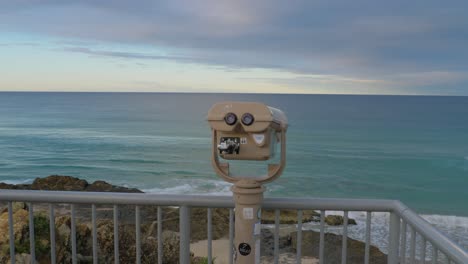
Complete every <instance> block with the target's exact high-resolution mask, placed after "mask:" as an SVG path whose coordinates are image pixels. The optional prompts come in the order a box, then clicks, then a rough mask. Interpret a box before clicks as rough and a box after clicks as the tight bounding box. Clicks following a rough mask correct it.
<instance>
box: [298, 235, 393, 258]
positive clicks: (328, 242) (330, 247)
mask: <svg viewBox="0 0 468 264" xmlns="http://www.w3.org/2000/svg"><path fill="white" fill-rule="evenodd" d="M342 242H343V236H340V235H335V234H331V233H325V247H324V248H325V251H324V254H325V256H324V258H325V263H341V245H342ZM347 244H348V250H347V252H348V254H347V256H348V257H347V263H350V264H353V263H364V252H365V251H364V250H365V246H366V244H365V243H364V242H361V241H358V240H355V239H351V238H348V241H347ZM319 245H320V232H315V231H302V246H301V250H302V255H303V256H312V257H316V258H318V257H319ZM291 248H292V249H293V250H296V249H297V232H293V233H291ZM369 253H370V254H369V255H370V259H369V262H370V263H375V264H386V263H387V255H385V254H384V253H382V252H381V251H380V250H379V249H378V248H377V247H375V246H371V247H370V251H369Z"/></svg>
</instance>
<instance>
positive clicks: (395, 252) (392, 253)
mask: <svg viewBox="0 0 468 264" xmlns="http://www.w3.org/2000/svg"><path fill="white" fill-rule="evenodd" d="M16 201H19V202H27V203H28V205H29V206H28V208H29V230H30V232H29V235H30V255H31V258H32V259H33V260H34V259H35V241H34V237H35V236H34V204H35V203H48V204H49V216H50V248H51V258H50V260H51V263H56V241H55V223H54V219H55V212H54V204H58V203H60V204H70V216H71V247H72V263H77V254H78V252H77V244H76V243H77V241H76V221H75V219H76V215H75V206H76V205H78V204H80V205H86V204H87V205H90V206H91V212H92V213H91V219H92V251H93V253H92V256H93V263H97V261H98V245H97V243H98V241H97V233H96V218H97V217H96V205H103V204H105V205H113V219H114V221H113V224H114V260H115V263H119V241H118V238H119V236H118V232H119V217H118V216H119V206H122V205H132V206H135V236H136V237H135V239H136V263H141V257H142V252H141V230H140V224H141V215H140V214H141V213H140V207H141V206H143V205H155V206H157V236H158V239H157V243H158V244H157V250H158V253H159V252H162V248H163V244H162V243H163V241H162V239H161V234H162V220H163V216H162V214H163V213H162V207H165V206H176V207H179V214H180V217H179V229H180V263H190V208H191V207H204V208H207V209H208V210H207V223H208V226H207V238H208V247H207V255H208V263H211V261H212V240H213V236H212V225H213V223H212V215H213V212H212V208H229V240H230V246H229V249H228V250H229V252H230V254H229V255H230V256H232V255H233V254H232V253H233V247H232V246H233V238H234V212H233V207H234V203H233V201H232V198H231V197H228V196H201V195H200V196H198V195H157V194H141V193H102V192H63V191H27V190H0V202H6V203H7V204H8V224H9V235H10V238H11V237H14V232H13V224H14V223H13V209H12V208H13V207H12V202H16ZM262 207H263V208H264V209H273V210H275V228H274V263H278V261H279V257H278V256H279V223H280V210H281V209H294V210H297V215H298V224H297V247H296V248H297V250H296V254H297V258H296V259H297V263H301V258H302V252H301V247H302V224H303V223H302V214H303V210H310V209H312V210H319V211H320V212H321V214H320V245H319V261H320V263H321V264H322V263H327V260H326V259H325V254H324V252H325V228H324V226H325V223H324V216H325V212H326V211H327V210H333V211H343V215H344V223H343V230H342V231H343V232H342V234H343V239H342V252H341V263H346V259H347V239H346V238H347V237H348V221H347V219H348V214H349V212H352V211H365V212H367V217H366V234H365V253H364V261H365V263H366V264H367V263H369V261H370V254H369V252H370V245H371V220H372V212H388V213H389V214H390V224H389V243H388V248H387V250H388V263H391V264H393V263H417V262H421V263H426V261H427V260H428V259H429V260H432V263H441V262H442V260H441V259H442V258H445V262H446V263H449V264H450V263H459V264H466V263H468V253H467V252H466V251H465V250H464V249H463V248H461V247H460V246H458V245H457V244H456V243H455V242H453V241H452V240H450V239H449V238H448V237H446V236H445V235H443V234H442V233H440V232H439V231H438V230H437V229H435V228H434V227H433V226H432V225H430V224H429V223H428V222H427V221H425V220H424V219H422V218H421V217H420V216H418V215H417V214H415V213H414V212H413V211H412V210H410V209H409V208H408V207H406V206H405V205H404V204H402V203H401V202H399V201H395V200H373V199H323V198H300V199H299V198H265V199H264V202H263V205H262ZM408 230H410V242H409V245H408V244H407V231H408ZM2 231H3V230H2ZM400 231H401V232H400ZM417 236H419V237H420V240H419V241H420V243H421V246H420V247H419V250H417V247H416V243H417V241H418V240H417ZM428 244H429V245H430V247H432V254H431V255H430V256H428V255H426V248H427V246H428ZM408 246H409V247H408ZM407 248H408V249H409V252H410V254H409V256H407V254H406V253H407ZM10 258H11V263H15V244H14V239H10ZM158 263H159V264H161V263H163V259H162V254H158ZM230 263H233V260H232V258H231V259H230Z"/></svg>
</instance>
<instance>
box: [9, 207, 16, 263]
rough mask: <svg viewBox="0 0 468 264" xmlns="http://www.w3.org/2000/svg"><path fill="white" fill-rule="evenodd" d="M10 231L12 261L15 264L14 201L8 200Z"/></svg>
mask: <svg viewBox="0 0 468 264" xmlns="http://www.w3.org/2000/svg"><path fill="white" fill-rule="evenodd" d="M8 231H9V233H10V237H9V239H10V263H11V264H15V262H16V259H15V256H16V255H15V230H14V223H13V203H12V202H8Z"/></svg>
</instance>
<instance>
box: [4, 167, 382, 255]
mask: <svg viewBox="0 0 468 264" xmlns="http://www.w3.org/2000/svg"><path fill="white" fill-rule="evenodd" d="M0 189H13V190H15V189H21V190H51V191H84V192H91V191H92V192H132V193H143V192H142V191H141V190H138V189H135V188H126V187H122V186H115V185H111V184H109V183H107V182H105V181H95V182H93V183H88V182H87V181H86V180H83V179H79V178H75V177H71V176H59V175H52V176H48V177H45V178H37V179H35V180H34V181H33V183H31V184H18V185H14V184H6V183H0ZM13 205H14V206H13V219H14V223H15V224H14V234H15V249H16V260H17V261H16V263H30V255H29V217H28V216H29V213H28V208H27V204H24V203H19V202H18V203H13ZM55 208H56V211H55V212H56V214H55V234H56V245H57V262H58V263H71V242H70V233H71V232H70V231H71V219H70V214H69V205H61V204H57V205H55ZM134 211H135V209H134V207H133V206H119V251H120V254H119V259H120V262H121V263H134V262H135V257H136V250H135V248H136V246H135V222H134V221H135V219H134V218H135V217H134ZM156 212H157V207H156V206H142V207H141V213H142V214H141V216H142V220H141V238H142V240H141V245H142V263H157V258H158V252H157V244H158V242H157V239H158V238H157V219H156V215H157V213H156ZM112 213H113V207H112V206H111V205H110V206H98V207H97V230H96V233H97V240H98V256H99V263H110V262H113V261H114V233H113V226H114V224H113V219H112ZM76 215H77V218H76V223H77V224H76V238H77V252H78V259H79V263H92V225H91V208H90V206H84V205H80V206H77V207H76ZM206 215H207V212H206V209H204V208H192V210H191V242H197V241H201V240H205V239H206V236H207V235H206V230H207V228H206V226H207V219H206ZM49 221H50V219H49V216H48V205H41V204H37V205H36V204H34V227H35V241H36V258H37V261H38V263H49V262H50V245H49V244H50V243H49V240H50V230H49ZM302 221H303V222H304V223H306V222H317V221H320V214H319V213H318V212H315V211H313V210H306V211H304V212H303V219H302ZM325 221H326V223H327V224H328V225H342V224H343V217H342V216H337V215H328V216H326V218H325ZM212 222H213V239H214V240H217V239H223V238H224V239H225V238H227V237H228V230H229V210H228V209H213V221H212ZM262 223H263V224H273V223H274V211H268V210H264V211H263V212H262ZM296 223H297V212H296V211H295V210H282V211H281V216H280V224H281V225H282V226H286V227H288V226H290V227H291V228H290V230H289V231H286V232H282V234H281V236H280V249H281V250H280V253H282V254H283V255H286V256H287V255H291V256H294V254H295V252H296V238H295V237H296V231H295V228H294V227H295V224H296ZM162 224H163V230H164V232H163V233H162V239H163V245H164V246H163V252H162V254H163V262H164V263H178V257H179V252H178V250H179V234H178V232H179V226H178V225H179V213H178V209H177V208H169V207H164V208H163V223H162ZM348 224H350V225H352V224H356V222H355V221H354V220H353V219H349V221H348ZM7 230H8V210H7V208H6V205H5V204H0V264H3V263H9V262H10V260H9V234H8V232H7ZM286 230H288V228H286ZM318 237H319V233H318V232H314V231H303V242H302V253H303V256H305V257H314V258H318V249H317V248H318V240H317V239H318ZM341 240H342V236H340V235H334V234H326V235H325V245H326V246H325V259H326V260H327V263H339V262H341V243H342V242H341ZM273 241H274V239H273V233H272V231H271V230H269V229H268V228H264V229H262V243H261V245H262V248H261V252H262V256H263V257H262V258H263V260H264V261H263V262H265V261H266V262H268V259H269V258H271V256H272V255H273ZM364 246H365V245H364V243H363V242H361V241H357V240H353V239H350V238H348V262H347V263H362V262H363V261H364ZM226 251H228V248H226ZM203 261H206V259H203V258H200V257H195V256H194V257H193V259H192V263H203ZM218 262H219V261H218ZM215 263H217V261H216V260H215ZM371 263H386V255H385V254H383V253H382V252H381V251H380V250H379V249H378V248H376V247H373V246H371Z"/></svg>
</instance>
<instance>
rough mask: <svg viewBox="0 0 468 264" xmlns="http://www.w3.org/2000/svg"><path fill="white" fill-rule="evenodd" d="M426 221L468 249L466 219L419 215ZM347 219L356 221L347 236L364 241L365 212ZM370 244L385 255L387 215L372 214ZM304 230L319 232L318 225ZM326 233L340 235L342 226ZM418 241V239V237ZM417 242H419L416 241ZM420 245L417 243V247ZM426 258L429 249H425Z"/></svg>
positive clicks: (330, 227) (310, 225)
mask: <svg viewBox="0 0 468 264" xmlns="http://www.w3.org/2000/svg"><path fill="white" fill-rule="evenodd" d="M325 214H326V215H343V212H342V211H326V213H325ZM421 217H422V218H424V219H425V220H426V221H428V222H429V223H431V224H432V225H433V226H435V227H436V228H437V229H438V230H439V231H441V232H442V233H443V234H445V235H446V236H448V237H449V238H450V239H452V240H453V241H455V242H456V243H457V244H458V245H461V246H462V247H463V248H465V249H468V217H463V216H450V215H421ZM349 218H353V219H355V220H356V223H357V225H349V226H348V236H349V237H350V238H353V239H357V240H360V241H365V234H366V218H367V215H366V212H349ZM371 219H372V220H371V244H372V245H374V246H377V247H378V248H380V250H381V251H382V252H384V253H387V252H388V250H387V246H388V238H389V237H388V235H389V233H388V227H389V224H390V222H389V213H384V212H374V213H372V218H371ZM304 229H306V230H314V231H319V230H320V226H319V224H318V223H306V224H304ZM325 230H326V232H330V233H335V234H342V226H337V227H335V226H326V228H325ZM406 237H407V239H408V238H409V237H410V229H409V228H408V229H407V235H406ZM418 239H420V237H419V236H418ZM418 241H419V240H418ZM420 244H421V243H418V244H417V245H418V247H419V245H420ZM407 245H409V243H407ZM426 250H427V254H426V255H427V256H429V253H430V252H431V247H430V246H429V245H428V247H427V248H426Z"/></svg>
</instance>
